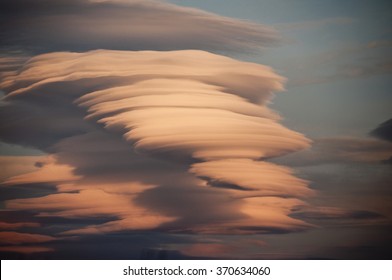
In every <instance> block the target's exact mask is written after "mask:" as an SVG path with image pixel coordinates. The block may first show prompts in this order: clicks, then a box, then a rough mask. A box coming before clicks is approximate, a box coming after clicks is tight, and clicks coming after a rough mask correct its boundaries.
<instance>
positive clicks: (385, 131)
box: [370, 119, 392, 142]
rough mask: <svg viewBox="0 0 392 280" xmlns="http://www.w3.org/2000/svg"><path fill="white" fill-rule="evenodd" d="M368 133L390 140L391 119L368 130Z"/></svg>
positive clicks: (391, 135) (391, 130)
mask: <svg viewBox="0 0 392 280" xmlns="http://www.w3.org/2000/svg"><path fill="white" fill-rule="evenodd" d="M370 135H372V136H375V137H377V138H380V139H383V140H386V141H390V142H392V119H389V120H387V121H385V122H383V123H382V124H380V125H379V126H378V127H377V128H375V129H374V130H372V131H371V132H370Z"/></svg>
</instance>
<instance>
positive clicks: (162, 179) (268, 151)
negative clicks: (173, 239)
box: [2, 50, 313, 234]
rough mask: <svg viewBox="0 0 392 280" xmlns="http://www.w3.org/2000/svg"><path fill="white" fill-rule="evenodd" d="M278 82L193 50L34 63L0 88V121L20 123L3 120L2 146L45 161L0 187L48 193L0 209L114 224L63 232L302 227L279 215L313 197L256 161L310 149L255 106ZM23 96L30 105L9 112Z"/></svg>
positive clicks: (57, 57)
mask: <svg viewBox="0 0 392 280" xmlns="http://www.w3.org/2000/svg"><path fill="white" fill-rule="evenodd" d="M283 82H284V79H283V78H282V77H280V76H279V75H277V74H276V73H274V72H273V70H272V69H271V68H269V67H266V66H263V65H259V64H254V63H247V62H241V61H237V60H233V59H230V58H228V57H224V56H219V55H215V54H212V53H207V52H203V51H196V50H189V51H171V52H154V51H141V52H130V51H128V52H124V51H104V50H99V51H92V52H87V53H67V52H63V53H51V54H45V55H40V56H37V57H34V58H33V59H31V60H30V61H29V62H28V63H27V64H26V65H25V66H24V67H23V69H22V71H20V72H18V73H17V74H15V75H14V76H7V77H6V78H5V79H4V80H3V82H2V87H3V88H4V89H5V90H6V91H7V96H6V98H5V100H6V101H7V102H8V104H9V105H8V107H7V106H6V110H5V111H4V113H3V115H4V119H5V120H10V119H11V120H14V119H18V117H20V116H21V115H23V117H24V118H25V116H30V119H29V120H28V121H26V122H15V121H13V122H10V123H12V124H13V125H9V126H6V128H7V130H6V132H8V133H6V134H5V135H6V136H5V140H7V141H9V142H12V141H23V142H24V141H29V143H30V145H33V146H36V147H38V148H41V149H42V150H44V151H46V152H47V153H50V154H52V155H51V156H49V157H48V162H47V163H46V164H42V165H41V166H40V168H39V169H38V170H36V171H35V172H33V173H30V174H24V175H18V176H15V177H12V178H9V179H8V180H7V183H8V184H21V183H37V182H42V183H45V182H46V183H48V182H50V183H53V184H55V185H56V186H57V191H58V193H55V194H50V195H47V196H43V197H34V198H23V199H12V200H8V201H6V202H5V205H6V207H7V208H8V209H12V210H35V211H38V212H39V213H40V214H39V216H41V217H43V216H46V217H48V216H56V217H63V218H72V219H76V218H82V217H100V216H104V217H112V218H113V219H114V220H113V221H109V222H105V223H103V224H93V225H89V226H85V227H81V228H76V229H71V230H67V231H66V232H64V233H66V234H93V233H105V232H111V231H122V230H139V229H156V230H167V231H175V232H184V231H185V232H205V233H239V234H242V233H257V232H273V231H278V232H289V231H297V230H303V229H306V228H308V227H310V225H309V224H307V223H305V222H303V221H300V220H298V219H295V218H292V217H290V214H291V213H292V210H293V209H295V208H296V207H299V206H301V205H303V204H304V202H303V201H301V200H300V199H303V198H307V197H309V196H310V195H312V194H313V192H312V191H311V190H310V189H309V188H308V186H307V182H306V181H304V180H302V179H299V178H296V177H295V176H294V173H293V171H292V170H290V169H289V168H285V167H281V166H277V165H275V164H271V163H267V162H265V160H266V159H268V158H272V157H276V156H281V155H284V154H288V153H291V152H294V151H298V150H301V149H304V148H307V147H309V143H310V141H309V140H308V139H307V138H306V137H304V136H303V135H302V134H300V133H297V132H294V131H292V130H290V129H288V128H285V127H283V126H282V125H281V124H279V123H278V121H279V115H278V114H277V113H276V112H273V111H272V110H271V109H269V108H268V107H267V105H268V102H269V101H270V99H271V98H272V96H273V92H276V91H279V90H282V89H283ZM25 99H26V100H34V102H30V103H29V104H31V105H30V106H32V107H26V106H23V107H18V106H19V105H20V104H19V100H25ZM48 104H50V105H48ZM34 106H35V107H34ZM12 109H14V110H12ZM18 110H21V111H20V112H23V114H22V113H20V114H19V116H18V113H15V112H19V111H18ZM37 112H38V113H37ZM43 116H45V117H44V118H43ZM52 119H56V122H55V123H54V122H53V121H51V120H52ZM17 128H18V133H15V130H16V129H17ZM34 128H36V129H34ZM24 133H25V137H21V136H22V135H23V134H24ZM18 143H19V142H18Z"/></svg>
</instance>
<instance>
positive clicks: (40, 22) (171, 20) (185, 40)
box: [0, 0, 279, 53]
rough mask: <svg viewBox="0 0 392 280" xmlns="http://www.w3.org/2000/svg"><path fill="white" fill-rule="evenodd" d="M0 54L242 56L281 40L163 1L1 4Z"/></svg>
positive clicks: (258, 28)
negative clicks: (200, 52) (188, 52)
mask: <svg viewBox="0 0 392 280" xmlns="http://www.w3.org/2000/svg"><path fill="white" fill-rule="evenodd" d="M0 15H1V16H0V27H1V30H2V33H1V35H0V40H1V41H2V46H3V48H6V49H7V48H8V49H15V48H16V49H23V50H25V51H29V52H32V53H44V52H48V51H65V50H73V51H86V50H93V49H115V50H149V49H153V50H179V49H204V50H215V51H216V50H225V51H227V50H229V51H233V50H244V49H247V50H249V49H260V48H262V47H266V46H270V45H273V44H275V43H276V42H277V41H278V40H279V36H278V35H277V32H276V31H274V30H273V29H271V28H269V27H266V26H263V25H260V24H255V23H250V22H246V21H241V20H237V19H232V18H228V17H223V16H219V15H216V14H213V13H207V12H205V11H202V10H199V9H194V8H186V7H180V6H177V5H173V4H169V3H165V2H162V1H153V0H147V1H138V0H128V1H125V0H124V1H88V0H57V1H48V0H16V1H14V0H5V1H2V2H1V4H0Z"/></svg>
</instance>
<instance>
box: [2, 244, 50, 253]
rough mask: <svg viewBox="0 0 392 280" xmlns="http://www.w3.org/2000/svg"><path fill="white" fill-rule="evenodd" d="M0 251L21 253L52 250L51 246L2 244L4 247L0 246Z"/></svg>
mask: <svg viewBox="0 0 392 280" xmlns="http://www.w3.org/2000/svg"><path fill="white" fill-rule="evenodd" d="M0 251H3V252H15V253H22V254H33V253H43V252H52V251H54V250H53V249H52V248H49V247H42V246H4V247H0Z"/></svg>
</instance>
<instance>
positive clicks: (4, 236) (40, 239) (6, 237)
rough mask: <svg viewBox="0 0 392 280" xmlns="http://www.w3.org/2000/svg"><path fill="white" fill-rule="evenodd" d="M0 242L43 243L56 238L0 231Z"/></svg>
mask: <svg viewBox="0 0 392 280" xmlns="http://www.w3.org/2000/svg"><path fill="white" fill-rule="evenodd" d="M0 240H1V243H3V244H24V243H44V242H49V241H54V240H56V238H54V237H52V236H48V235H42V234H32V233H21V232H14V231H0Z"/></svg>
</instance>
